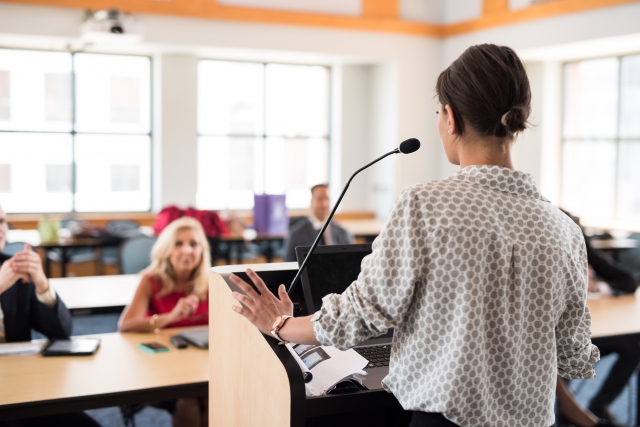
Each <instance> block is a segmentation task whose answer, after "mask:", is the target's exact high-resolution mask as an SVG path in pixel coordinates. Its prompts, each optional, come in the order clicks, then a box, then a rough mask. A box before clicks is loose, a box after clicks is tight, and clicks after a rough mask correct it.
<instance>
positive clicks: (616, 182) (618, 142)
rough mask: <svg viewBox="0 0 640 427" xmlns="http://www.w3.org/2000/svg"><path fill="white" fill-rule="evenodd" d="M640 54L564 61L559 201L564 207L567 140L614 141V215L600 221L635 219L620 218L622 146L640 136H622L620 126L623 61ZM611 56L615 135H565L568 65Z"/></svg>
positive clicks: (636, 139) (600, 57)
mask: <svg viewBox="0 0 640 427" xmlns="http://www.w3.org/2000/svg"><path fill="white" fill-rule="evenodd" d="M638 55H640V52H635V53H625V54H620V55H603V56H595V57H590V58H582V59H575V60H571V61H564V62H562V80H561V82H562V86H561V88H562V96H561V98H562V105H561V110H560V117H561V118H560V153H559V159H560V175H559V177H560V182H559V188H558V195H559V201H560V205H561V206H563V207H564V202H565V194H564V193H565V191H564V179H563V173H564V170H565V154H564V152H565V143H566V142H567V141H593V142H598V141H602V142H606V141H612V142H613V143H614V146H615V173H614V184H613V189H612V190H613V215H612V216H611V217H610V218H606V219H604V218H603V219H600V220H598V222H611V221H614V222H620V221H624V222H628V221H633V220H629V219H624V218H620V217H619V186H620V146H621V144H622V143H623V142H633V141H638V140H640V136H638V137H621V136H620V126H621V118H622V114H621V111H622V71H623V67H622V61H623V59H624V58H626V57H631V56H638ZM611 58H615V59H616V61H617V63H618V75H617V79H618V81H617V85H616V90H617V95H618V98H617V103H616V131H615V136H614V137H612V138H604V137H595V136H587V137H567V136H566V135H565V131H564V127H565V122H566V114H565V111H566V107H567V90H566V89H567V74H566V68H567V66H569V65H571V64H578V63H581V62H585V61H595V60H601V59H611Z"/></svg>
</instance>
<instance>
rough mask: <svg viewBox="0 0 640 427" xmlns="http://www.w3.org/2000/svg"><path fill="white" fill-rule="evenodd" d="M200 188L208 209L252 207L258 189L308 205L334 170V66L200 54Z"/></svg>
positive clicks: (199, 201) (202, 205) (199, 199)
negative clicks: (314, 190) (331, 150)
mask: <svg viewBox="0 0 640 427" xmlns="http://www.w3.org/2000/svg"><path fill="white" fill-rule="evenodd" d="M198 133H199V138H198V191H197V196H196V200H197V205H198V207H199V208H203V209H251V208H253V195H254V194H286V195H287V206H288V207H289V208H292V209H295V208H306V207H308V206H309V201H310V197H311V196H310V193H309V188H310V187H311V186H313V185H314V184H318V183H324V182H327V180H328V175H329V141H330V138H329V69H328V68H326V67H322V66H307V65H285V64H263V63H250V62H228V61H212V60H201V61H200V62H199V64H198Z"/></svg>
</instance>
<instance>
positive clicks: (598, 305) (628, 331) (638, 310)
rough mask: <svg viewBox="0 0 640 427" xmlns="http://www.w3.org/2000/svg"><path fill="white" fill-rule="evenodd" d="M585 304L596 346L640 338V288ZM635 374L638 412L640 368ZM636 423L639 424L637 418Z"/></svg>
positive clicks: (639, 412) (592, 339)
mask: <svg viewBox="0 0 640 427" xmlns="http://www.w3.org/2000/svg"><path fill="white" fill-rule="evenodd" d="M587 305H588V306H589V311H590V312H591V318H592V322H591V323H592V324H591V335H592V336H591V341H592V342H593V343H594V344H595V345H596V346H597V345H598V343H602V344H605V343H616V342H620V341H626V340H629V339H634V340H640V288H639V289H638V291H636V293H635V294H633V295H622V296H618V297H610V296H605V297H602V298H597V299H589V300H587ZM639 351H640V350H639ZM637 375H638V386H637V387H638V390H637V394H636V396H637V400H636V408H637V409H636V414H640V370H639V371H637ZM636 418H640V416H638V415H637V416H636ZM636 425H639V423H638V419H637V420H636Z"/></svg>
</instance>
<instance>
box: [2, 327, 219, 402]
mask: <svg viewBox="0 0 640 427" xmlns="http://www.w3.org/2000/svg"><path fill="white" fill-rule="evenodd" d="M183 329H186V328H180V329H178V328H174V329H166V330H163V331H161V332H160V333H159V334H140V333H110V334H97V335H91V336H92V337H97V338H100V339H101V343H100V348H99V349H98V351H97V352H96V353H95V354H94V355H92V356H62V357H43V356H41V355H34V356H2V357H1V358H0V378H2V384H4V386H2V387H0V405H11V404H24V403H27V404H28V403H29V402H34V403H35V402H41V401H50V400H59V399H70V398H77V397H86V396H99V395H105V394H110V393H122V392H127V391H135V390H146V389H154V388H161V387H171V386H176V385H181V384H193V383H206V382H207V381H208V380H209V364H208V363H207V361H208V354H207V351H206V350H201V349H198V348H195V347H193V346H189V347H188V348H187V349H184V350H177V349H176V348H174V347H173V346H172V345H171V344H170V341H169V337H170V336H171V335H175V334H176V333H178V332H179V331H180V330H183ZM152 341H156V342H159V343H161V344H164V345H166V346H167V347H169V348H170V350H169V351H168V352H165V353H156V354H150V353H147V352H145V351H143V350H141V349H140V348H138V344H139V343H145V342H152ZM9 385H10V386H9ZM0 412H1V407H0Z"/></svg>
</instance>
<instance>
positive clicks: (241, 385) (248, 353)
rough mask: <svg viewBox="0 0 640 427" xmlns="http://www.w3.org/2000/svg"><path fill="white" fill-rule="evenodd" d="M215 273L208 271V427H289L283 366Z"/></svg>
mask: <svg viewBox="0 0 640 427" xmlns="http://www.w3.org/2000/svg"><path fill="white" fill-rule="evenodd" d="M232 305H238V302H237V301H236V300H235V299H234V298H233V297H232V296H231V290H230V289H229V287H228V285H227V284H226V282H225V281H224V279H223V278H222V276H220V275H219V274H217V273H215V272H210V273H209V313H210V315H209V325H210V326H209V343H210V344H209V364H210V370H211V372H212V373H213V375H212V377H211V381H209V425H211V426H234V427H254V426H261V427H289V425H290V411H291V392H290V387H289V379H288V377H287V373H286V371H285V368H284V367H283V365H282V362H280V360H279V359H278V358H277V356H276V355H275V354H274V352H273V350H272V349H271V347H270V346H269V344H268V343H267V341H266V340H265V339H264V337H263V336H262V333H261V332H260V331H259V330H258V329H257V328H256V327H254V326H253V325H252V324H251V323H250V322H249V321H247V320H246V319H245V318H244V317H242V316H241V315H239V314H237V313H236V312H234V311H233V310H232V309H231V306H232Z"/></svg>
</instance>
